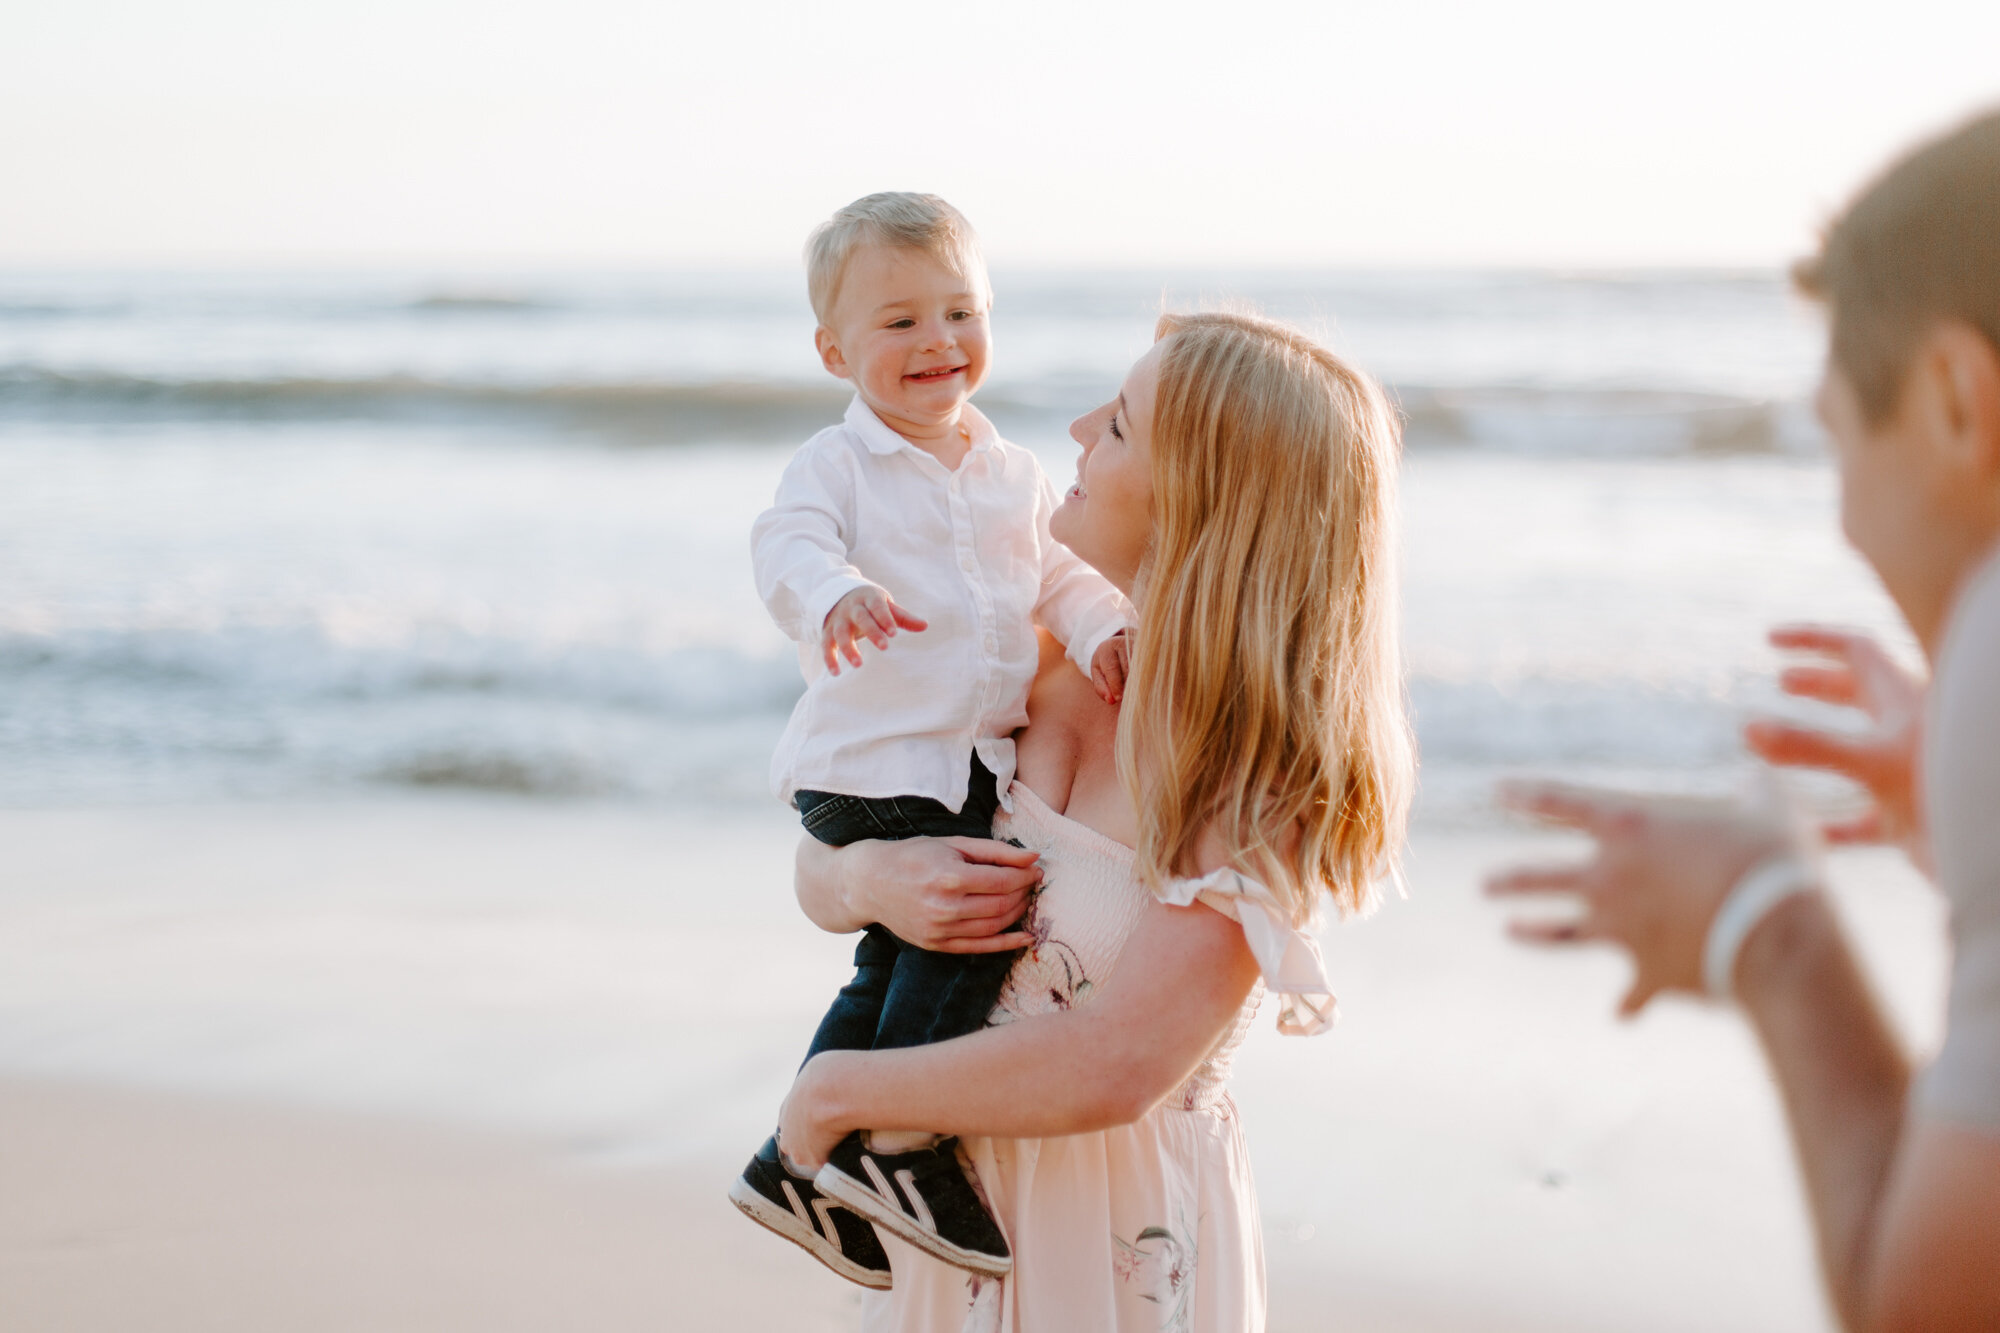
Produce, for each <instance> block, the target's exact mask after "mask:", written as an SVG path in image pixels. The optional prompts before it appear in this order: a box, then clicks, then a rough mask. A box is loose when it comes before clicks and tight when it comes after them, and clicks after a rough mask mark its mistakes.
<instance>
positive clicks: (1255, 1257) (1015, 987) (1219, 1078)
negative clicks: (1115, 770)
mask: <svg viewBox="0 0 2000 1333" xmlns="http://www.w3.org/2000/svg"><path fill="white" fill-rule="evenodd" d="M1012 799H1013V805H1014V809H1013V812H1012V813H1011V814H1005V813H1003V814H1002V815H1001V816H1000V819H999V821H998V823H997V824H996V826H995V830H994V836H996V837H1002V838H1013V839H1015V840H1016V841H1018V842H1020V843H1021V844H1022V845H1023V846H1026V847H1028V848H1030V849H1032V850H1034V851H1037V852H1039V853H1041V856H1042V865H1043V869H1044V882H1043V888H1042V890H1041V893H1040V894H1039V895H1038V896H1037V898H1036V900H1035V904H1034V908H1033V910H1032V912H1031V915H1030V917H1029V927H1028V928H1029V930H1030V933H1031V934H1032V936H1033V939H1034V944H1033V946H1032V947H1031V948H1030V949H1029V950H1028V951H1027V952H1026V953H1025V954H1023V955H1022V957H1021V960H1020V961H1019V962H1018V963H1016V964H1015V965H1014V970H1013V971H1012V972H1011V973H1010V974H1009V975H1008V979H1007V985H1006V989H1005V990H1004V991H1002V993H1001V996H1000V1002H999V1004H998V1005H997V1006H996V1007H995V1009H994V1011H993V1015H992V1018H991V1022H993V1023H995V1024H999V1023H1008V1022H1013V1021H1015V1020H1017V1019H1021V1018H1027V1017H1030V1016H1032V1015H1035V1014H1043V1013H1049V1012H1052V1011H1055V1010H1058V1009H1068V1008H1072V1007H1074V1006H1078V1005H1084V1004H1088V1003H1090V1000H1091V998H1092V996H1093V995H1094V994H1095V993H1096V991H1097V990H1098V988H1100V987H1101V986H1102V985H1103V984H1104V981H1105V978H1107V977H1108V976H1109V975H1110V974H1111V971H1112V969H1113V968H1114V967H1115V966H1116V965H1117V962H1118V956H1119V954H1120V953H1121V952H1122V951H1123V949H1124V947H1125V941H1126V939H1127V937H1129V936H1130V935H1131V933H1132V928H1133V926H1134V925H1136V924H1137V922H1138V920H1139V916H1140V913H1141V912H1142V911H1143V910H1144V908H1145V906H1146V902H1147V899H1148V894H1147V892H1146V890H1145V889H1144V888H1142V887H1141V886H1140V885H1139V882H1138V880H1137V879H1136V878H1135V876H1134V874H1133V867H1132V850H1131V849H1130V848H1129V847H1125V846H1123V845H1121V844H1119V843H1117V842H1114V841H1112V840H1111V839H1110V838H1107V837H1105V836H1104V835H1103V834H1101V833H1098V832H1096V831H1095V830H1093V829H1090V828H1086V827H1085V826H1084V825H1082V824H1079V823H1077V822H1076V821H1075V820H1072V819H1068V818H1065V817H1064V816H1062V815H1059V814H1057V813H1055V812H1054V811H1053V810H1051V809H1049V807H1048V806H1047V805H1045V804H1044V803H1043V802H1042V800H1041V799H1040V798H1039V797H1037V796H1036V795H1035V794H1034V793H1033V792H1032V791H1030V790H1028V788H1027V787H1026V786H1025V785H1023V784H1022V783H1019V782H1016V783H1015V784H1014V785H1013V790H1012ZM1161 896H1162V898H1163V900H1165V901H1167V902H1170V903H1174V904H1177V905H1183V906H1184V905H1187V904H1189V903H1193V902H1201V903H1203V904H1205V905H1207V906H1209V907H1212V908H1214V909H1215V910H1217V911H1219V912H1222V913H1223V914H1224V915H1225V916H1228V917H1230V918H1231V919H1232V920H1236V921H1238V922H1240V923H1241V924H1242V926H1243V929H1244V935H1245V937H1246V938H1247V939H1248V941H1249V943H1250V947H1251V951H1252V952H1253V953H1254V954H1255V955H1256V957H1257V961H1258V964H1259V967H1260V969H1261V971H1262V973H1263V978H1262V980H1260V981H1259V983H1258V984H1257V986H1256V987H1255V988H1253V990H1252V991H1251V993H1250V996H1249V998H1248V999H1247V1000H1245V1001H1244V1004H1243V1008H1242V1010H1241V1011H1240V1012H1239V1013H1238V1014H1237V1016H1236V1021H1235V1022H1234V1023H1233V1024H1232V1025H1231V1026H1230V1029H1229V1030H1228V1031H1227V1032H1225V1033H1223V1034H1222V1037H1221V1039H1220V1040H1218V1041H1217V1042H1216V1044H1215V1047H1214V1049H1213V1050H1211V1051H1210V1052H1209V1053H1208V1055H1207V1057H1206V1058H1205V1059H1203V1061H1202V1062H1201V1065H1200V1066H1199V1067H1198V1068H1197V1069H1196V1070H1195V1072H1194V1073H1193V1075H1192V1076H1190V1077H1189V1078H1188V1080H1187V1082H1186V1083H1184V1084H1182V1085H1181V1087H1180V1088H1179V1089H1178V1090H1176V1091H1175V1092H1174V1093H1173V1095H1171V1096H1169V1097H1168V1098H1167V1099H1166V1100H1165V1101H1164V1102H1162V1103H1161V1104H1160V1105H1159V1106H1158V1107H1156V1108H1154V1109H1153V1110H1152V1111H1150V1112H1149V1113H1147V1114H1146V1115H1145V1116H1143V1117H1141V1118H1140V1119H1138V1120H1137V1121H1134V1122H1133V1123H1132V1124H1129V1125H1120V1126H1118V1127H1117V1128H1115V1129H1108V1130H1103V1131H1099V1132H1096V1133H1089V1134H1072V1135H1068V1136H1066V1137H1062V1138H1048V1139H990V1138H987V1139H967V1140H965V1141H964V1147H965V1150H966V1152H967V1153H968V1154H969V1155H970V1157H971V1160H972V1163H973V1166H974V1168H975V1169H976V1170H977V1171H978V1174H979V1181H980V1184H981V1186H982V1187H983V1188H984V1189H985V1191H986V1194H987V1197H988V1199H989V1200H990V1201H991V1203H992V1205H993V1211H994V1215H995V1216H996V1217H997V1218H998V1219H999V1221H1000V1225H1001V1228H1002V1229H1003V1230H1004V1231H1005V1232H1006V1235H1007V1242H1008V1244H1009V1246H1010V1247H1011V1248H1012V1249H1013V1252H1014V1271H1013V1274H1012V1275H1011V1276H1010V1277H1008V1278H1007V1279H1006V1280H1005V1281H1004V1282H995V1281H993V1280H991V1279H978V1278H974V1277H972V1276H970V1275H969V1274H967V1273H965V1272H963V1271H961V1270H959V1269H956V1268H952V1267H949V1266H948V1265H945V1264H942V1263H939V1262H938V1261H937V1260H935V1259H932V1258H930V1257H928V1256H927V1255H924V1254H922V1253H921V1252H919V1251H917V1250H914V1249H912V1248H911V1247H909V1246H907V1245H904V1244H902V1243H901V1242H900V1241H898V1240H896V1239H895V1238H894V1237H892V1236H887V1235H884V1236H883V1238H882V1240H883V1244H884V1245H885V1246H886V1247H887V1248H888V1250H889V1263H890V1267H891V1268H892V1269H893V1271H894V1273H895V1279H896V1281H895V1287H894V1289H893V1290H891V1291H887V1292H872V1293H870V1294H869V1295H868V1296H867V1297H866V1300H865V1304H864V1310H865V1314H864V1317H863V1319H862V1328H863V1329H864V1330H866V1333H957V1331H958V1330H967V1333H995V1331H997V1330H1008V1331H1009V1333H1142V1331H1143V1333H1247V1331H1248V1330H1254V1329H1261V1328H1263V1326H1264V1248H1263V1237H1262V1235H1261V1233H1260V1231H1259V1227H1258V1219H1257V1195H1256V1190H1255V1188H1254V1186H1253V1185H1252V1183H1251V1179H1250V1159H1249V1157H1248V1155H1247V1154H1246V1153H1245V1151H1244V1147H1243V1136H1242V1132H1241V1127H1240V1125H1239V1123H1238V1120H1237V1115H1236V1107H1235V1104H1234V1103H1233V1102H1231V1101H1230V1098H1229V1093H1228V1090H1227V1084H1228V1081H1229V1066H1230V1061H1231V1058H1232V1057H1233V1056H1234V1054H1235V1051H1236V1048H1237V1047H1238V1046H1239V1045H1241V1044H1242V1041H1243V1038H1244V1036H1245V1034H1246V1033H1248V1031H1249V1028H1250V1024H1251V1022H1252V1020H1254V1019H1255V1018H1256V1016H1257V1008H1258V1006H1259V1004H1260V1003H1261V1002H1262V1001H1263V998H1264V991H1265V989H1266V988H1267V986H1268V988H1269V989H1271V990H1274V991H1277V992H1278V993H1279V994H1280V997H1281V999H1282V1000H1283V1005H1282V1007H1281V1010H1280V1013H1279V1029H1280V1030H1281V1031H1284V1032H1290V1033H1297V1034H1302V1035H1303V1034H1311V1033H1314V1032H1320V1031H1324V1030H1325V1029H1326V1027H1327V1026H1328V1025H1330V1023H1331V1022H1332V1018H1333V994H1332V992H1331V990H1330V989H1329V988H1328V986H1327V982H1326V972H1325V968H1324V967H1323V965H1322V964H1321V962H1320V956H1319V949H1318V947H1317V945H1316V944H1315V943H1314V941H1313V939H1312V937H1311V936H1310V935H1307V934H1305V933H1304V932H1302V931H1296V930H1293V929H1292V927H1291V925H1290V923H1289V922H1288V920H1287V919H1286V917H1285V914H1284V913H1283V911H1282V910H1281V909H1280V908H1279V906H1278V904H1277V901H1276V900H1275V898H1274V897H1273V896H1272V894H1271V893H1270V891H1269V890H1268V889H1266V888H1265V887H1264V886H1263V885H1261V884H1258V883H1256V882H1255V881H1254V880H1250V879H1247V878H1245V877H1243V876H1240V875H1237V874H1235V873H1234V872H1232V871H1221V872H1218V873H1217V874H1214V875H1209V876H1206V877H1204V878H1202V879H1198V880H1180V881H1176V882H1174V883H1173V884H1172V885H1170V886H1169V887H1168V890H1167V892H1166V893H1164V894H1163V895H1161Z"/></svg>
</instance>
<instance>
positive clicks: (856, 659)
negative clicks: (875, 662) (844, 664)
mask: <svg viewBox="0 0 2000 1333" xmlns="http://www.w3.org/2000/svg"><path fill="white" fill-rule="evenodd" d="M840 650H841V652H842V653H844V654H846V657H847V660H848V661H849V662H851V663H853V664H854V665H855V666H860V665H861V649H860V648H859V647H857V646H856V644H855V642H854V640H853V639H852V638H849V639H848V640H847V642H845V643H843V644H841V645H840Z"/></svg>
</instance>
